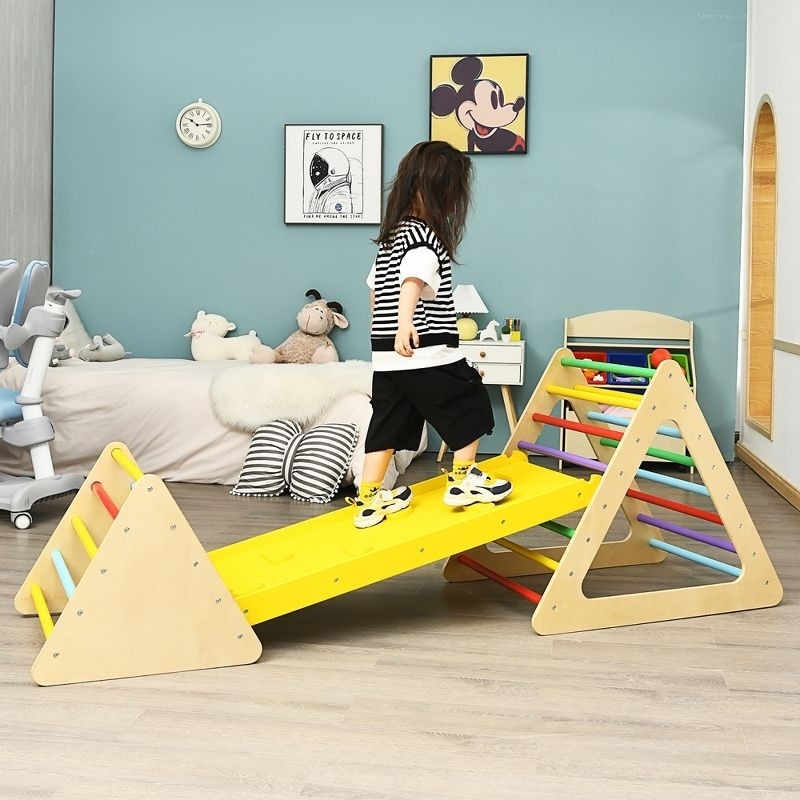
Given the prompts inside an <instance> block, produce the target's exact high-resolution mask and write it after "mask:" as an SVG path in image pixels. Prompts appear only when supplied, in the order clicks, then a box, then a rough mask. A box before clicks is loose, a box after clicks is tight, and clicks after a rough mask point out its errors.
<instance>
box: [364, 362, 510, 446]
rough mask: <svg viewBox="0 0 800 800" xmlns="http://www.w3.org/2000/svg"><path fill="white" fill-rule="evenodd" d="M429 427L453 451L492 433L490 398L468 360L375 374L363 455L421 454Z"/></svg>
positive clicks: (477, 373)
mask: <svg viewBox="0 0 800 800" xmlns="http://www.w3.org/2000/svg"><path fill="white" fill-rule="evenodd" d="M426 421H427V422H429V423H430V424H431V426H432V427H433V428H434V430H435V431H436V432H437V433H438V434H439V436H441V437H442V440H443V441H444V442H445V443H446V444H447V446H448V447H449V448H450V449H451V450H460V449H461V448H462V447H466V446H467V445H468V444H471V443H472V442H474V441H475V440H476V439H480V438H481V436H484V435H486V434H488V433H491V432H492V429H493V428H494V414H493V413H492V402H491V399H490V398H489V393H488V392H487V391H486V387H485V386H484V385H483V381H482V380H481V376H480V373H479V372H478V370H476V369H475V367H473V366H472V365H471V364H469V363H467V361H466V359H461V361H456V362H455V363H454V364H444V365H442V366H438V367H425V368H424V369H404V370H398V371H392V372H374V373H373V375H372V419H371V420H370V423H369V430H368V431H367V436H366V440H365V444H364V451H365V452H367V453H374V452H377V451H381V450H417V449H418V448H419V443H420V438H421V437H422V430H423V426H424V424H425V422H426Z"/></svg>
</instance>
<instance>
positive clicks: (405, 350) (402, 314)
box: [394, 278, 426, 356]
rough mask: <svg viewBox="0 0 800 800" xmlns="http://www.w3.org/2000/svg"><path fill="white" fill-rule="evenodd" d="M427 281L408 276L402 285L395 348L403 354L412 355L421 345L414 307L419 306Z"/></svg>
mask: <svg viewBox="0 0 800 800" xmlns="http://www.w3.org/2000/svg"><path fill="white" fill-rule="evenodd" d="M425 286H426V283H425V281H423V280H421V279H420V278H406V279H405V280H404V281H403V285H402V286H401V287H400V304H399V308H398V314H397V333H396V334H395V337H394V350H395V352H396V353H399V354H400V355H401V356H411V355H413V353H414V348H415V347H419V334H418V333H417V329H416V328H415V327H414V321H413V320H414V309H415V308H416V307H417V303H418V302H419V299H420V297H422V290H423V289H424V288H425Z"/></svg>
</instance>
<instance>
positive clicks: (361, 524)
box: [347, 486, 412, 528]
mask: <svg viewBox="0 0 800 800" xmlns="http://www.w3.org/2000/svg"><path fill="white" fill-rule="evenodd" d="M411 497H412V495H411V489H409V488H408V486H396V487H395V488H394V489H380V490H378V493H377V494H376V495H375V497H373V498H372V500H370V502H369V503H365V502H364V501H363V500H362V499H361V498H360V497H348V498H347V503H348V504H349V505H351V506H355V507H356V509H357V511H356V513H355V516H354V517H353V524H354V525H355V526H356V528H371V527H372V526H373V525H377V524H378V523H379V522H383V520H385V519H386V515H387V514H394V513H395V511H402V510H403V509H404V508H408V506H409V504H410V503H411Z"/></svg>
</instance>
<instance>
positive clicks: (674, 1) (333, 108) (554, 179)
mask: <svg viewBox="0 0 800 800" xmlns="http://www.w3.org/2000/svg"><path fill="white" fill-rule="evenodd" d="M502 8H503V9H504V10H505V12H506V14H505V17H504V16H503V15H502V13H501V7H499V6H498V7H496V8H494V9H493V11H492V12H491V14H487V12H486V4H485V2H477V1H476V0H460V1H459V2H458V3H445V2H439V3H431V2H430V0H424V1H423V0H407V1H406V2H405V3H403V4H402V5H401V6H398V5H396V4H384V3H378V2H375V1H374V0H350V1H349V2H347V3H331V2H329V1H328V2H325V1H323V0H307V1H306V2H305V3H296V4H295V3H272V2H260V1H259V0H229V2H226V3H220V2H218V0H192V1H191V2H188V0H169V2H164V0H137V2H131V1H130V0H125V1H124V2H123V0H59V2H57V3H56V53H55V108H54V231H53V242H54V244H53V266H54V270H55V275H56V280H57V281H58V282H60V283H61V284H62V285H68V286H70V287H72V286H75V287H79V288H81V289H82V290H83V291H84V295H83V297H82V298H81V300H80V301H79V308H80V310H81V313H82V317H83V320H84V323H85V324H86V327H87V329H88V330H89V331H90V333H105V332H106V331H109V332H111V333H113V334H114V335H116V336H117V338H118V339H120V340H121V341H122V342H123V343H124V344H125V345H126V347H127V348H128V349H129V350H131V351H132V352H133V355H134V356H159V357H189V340H188V339H185V338H183V334H184V333H185V332H186V331H187V330H188V329H189V326H190V325H191V322H192V320H193V319H194V316H195V314H196V312H197V310H198V309H204V310H206V311H214V312H218V313H222V314H224V315H225V316H227V317H228V318H230V319H232V320H233V321H235V322H236V323H237V325H238V327H239V332H246V331H247V330H248V329H250V328H255V329H256V330H257V331H258V333H259V335H260V336H261V338H262V340H263V341H264V342H266V343H269V344H273V345H277V344H279V343H280V342H281V341H283V339H284V338H285V337H286V336H288V335H289V333H291V332H292V330H294V316H295V314H296V312H297V309H298V308H299V307H300V305H302V303H303V302H304V294H305V291H306V290H307V289H308V288H309V287H315V288H318V289H320V290H321V291H322V292H323V293H324V294H325V295H326V296H328V297H330V298H333V299H337V300H339V301H340V302H341V303H342V304H343V306H344V308H345V313H346V315H347V316H348V318H349V320H350V323H351V327H350V328H349V329H348V330H346V331H335V332H334V334H333V336H334V338H335V342H336V345H337V347H338V349H339V352H340V356H341V358H342V359H345V358H367V357H368V344H367V343H368V308H367V305H368V298H367V290H366V287H365V284H364V276H365V274H366V271H367V270H368V268H369V266H370V264H371V262H372V258H373V254H374V247H373V245H372V243H371V241H370V239H371V237H374V236H375V234H376V230H377V229H376V228H375V227H373V226H347V227H331V226H327V227H326V226H307V225H299V226H298V225H295V226H285V225H284V224H283V126H284V124H285V123H302V122H306V123H307V122H311V123H336V122H339V123H382V124H383V125H384V126H385V129H384V137H385V138H384V177H385V178H386V179H387V180H388V179H389V178H390V177H391V175H392V174H393V172H394V169H395V167H396V165H397V162H398V160H399V159H400V157H401V156H402V155H403V154H404V153H405V151H406V150H407V149H408V148H409V147H410V146H411V145H412V144H414V143H415V142H417V141H419V140H421V139H426V138H427V137H428V84H429V75H428V69H429V56H430V55H431V54H443V53H453V54H456V53H470V52H477V53H517V52H527V53H530V55H531V69H530V84H529V96H528V113H529V121H528V136H529V154H528V155H525V156H479V157H476V159H475V164H476V168H477V195H476V202H475V208H474V213H473V216H472V218H471V222H470V226H469V230H468V234H467V237H466V239H465V241H464V243H463V246H462V250H461V261H462V262H463V265H462V266H461V267H460V268H459V271H458V272H457V276H456V280H457V282H461V283H474V284H476V285H477V286H478V288H479V290H480V292H481V294H482V296H483V297H484V299H485V300H486V302H487V305H488V306H489V309H490V311H491V313H492V315H494V316H496V317H505V316H514V317H521V318H522V319H523V322H524V335H525V338H526V339H527V341H528V360H527V376H528V380H527V384H526V386H525V387H519V388H518V389H516V390H515V398H516V402H517V405H518V406H520V407H521V406H522V405H523V404H524V402H525V401H526V400H527V397H528V395H529V394H530V391H531V390H532V388H533V386H534V385H535V383H536V381H537V380H538V377H539V375H540V373H541V371H542V369H543V367H544V366H545V365H546V363H547V361H548V359H549V358H550V356H551V355H552V352H553V350H554V349H555V348H556V347H558V346H560V344H561V342H562V337H563V322H564V317H565V316H572V315H576V314H583V313H587V312H590V311H600V310H605V309H613V308H640V309H646V310H651V311H659V312H662V313H666V314H673V315H675V316H679V317H685V318H688V319H693V320H694V321H695V323H696V334H697V344H696V356H697V361H698V365H697V372H698V380H699V384H700V388H699V392H700V394H699V399H700V402H701V405H702V406H703V409H704V411H705V413H706V416H707V417H708V419H709V422H710V424H711V427H712V429H713V431H714V434H715V436H716V437H717V440H718V442H719V443H720V447H721V449H722V451H723V454H724V455H725V457H726V458H728V459H731V458H732V457H733V429H734V418H735V392H736V348H737V335H738V322H737V318H738V311H737V309H738V287H739V254H740V239H741V232H740V221H741V181H742V132H743V108H744V73H745V35H746V0H703V2H698V1H697V0H603V2H599V0H559V2H552V0H551V2H548V1H547V0H510V2H508V3H506V4H505V5H504V6H503V7H502ZM198 97H202V98H203V99H204V100H207V101H208V102H210V103H212V104H213V105H215V106H216V107H217V109H218V110H219V111H220V113H221V115H222V118H223V132H222V136H221V138H220V140H219V141H218V142H217V144H216V145H214V146H213V147H211V148H210V149H208V150H191V149H189V148H187V147H185V146H184V145H182V144H181V143H180V142H179V141H178V139H177V137H176V135H175V127H174V126H175V116H176V114H177V112H178V110H179V109H180V108H181V107H182V106H184V105H185V104H186V103H188V102H191V101H192V100H196V99H197V98H198ZM489 319H490V317H488V316H487V317H484V318H482V319H479V322H482V323H485V322H487V321H488V320H489ZM497 416H498V421H500V420H502V421H503V424H498V430H497V433H496V434H495V435H494V436H493V437H491V438H490V439H488V440H487V441H486V442H485V447H484V451H485V452H496V451H497V450H499V449H500V448H501V447H502V444H503V443H504V441H505V438H506V437H507V433H508V431H507V428H506V426H505V423H504V420H505V416H504V414H503V412H502V406H501V405H500V404H499V401H498V407H497Z"/></svg>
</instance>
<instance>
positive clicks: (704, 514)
mask: <svg viewBox="0 0 800 800" xmlns="http://www.w3.org/2000/svg"><path fill="white" fill-rule="evenodd" d="M625 494H627V495H628V497H632V498H634V500H644V502H645V503H650V505H653V506H661V507H662V508H670V509H672V510H673V511H680V512H681V513H683V514H688V515H689V516H690V517H697V519H704V520H706V522H715V523H716V524H717V525H722V524H723V522H722V517H720V515H719V514H715V513H714V512H712V511H704V510H703V509H702V508H695V506H687V505H685V504H684V503H676V502H675V501H674V500H667V499H666V498H664V497H658V496H657V495H654V494H648V493H647V492H640V491H639V490H638V489H628V491H627V492H625Z"/></svg>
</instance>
